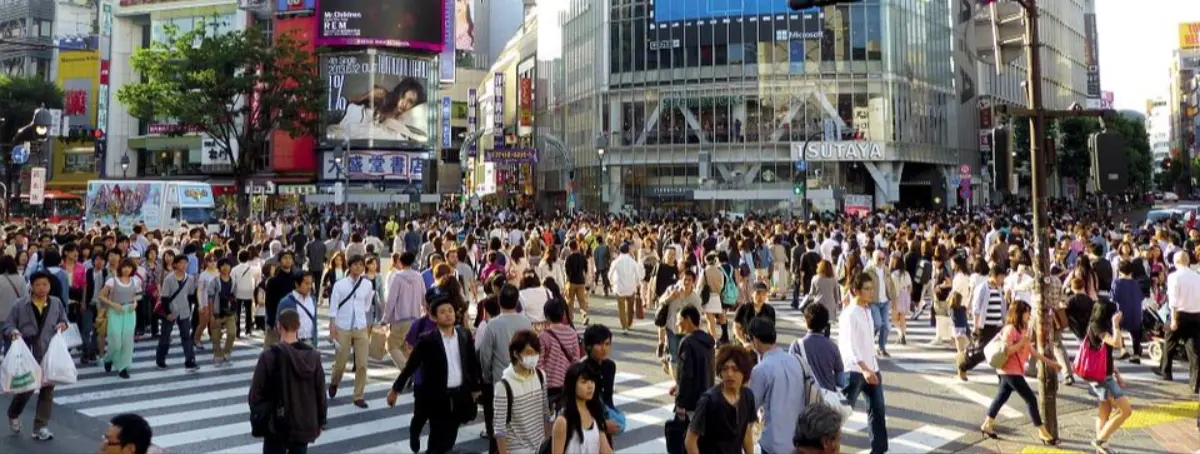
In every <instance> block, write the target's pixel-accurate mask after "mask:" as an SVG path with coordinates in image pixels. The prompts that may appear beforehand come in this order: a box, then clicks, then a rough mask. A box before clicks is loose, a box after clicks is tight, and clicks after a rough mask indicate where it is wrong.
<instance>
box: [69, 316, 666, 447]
mask: <svg viewBox="0 0 1200 454" xmlns="http://www.w3.org/2000/svg"><path fill="white" fill-rule="evenodd" d="M321 312H322V313H321V314H320V315H319V320H318V332H319V333H327V332H328V326H329V318H328V317H327V316H326V315H325V314H324V311H321ZM324 339H325V338H323V341H322V342H321V343H320V344H321V345H320V348H319V350H320V351H321V353H322V356H323V360H324V365H325V370H326V380H327V381H328V380H329V379H330V375H331V369H332V366H333V357H334V353H335V352H334V349H333V346H332V344H331V343H329V342H324ZM615 340H616V341H617V342H618V343H624V342H637V341H635V340H633V339H631V338H621V337H618V338H616V339H615ZM172 341H173V342H172V350H171V352H170V355H169V356H168V361H167V363H168V365H169V366H170V368H169V369H167V370H157V368H156V364H155V349H156V347H157V343H156V341H146V342H140V343H138V344H136V345H135V347H134V355H133V365H132V366H131V367H130V369H129V372H130V375H131V377H130V378H129V379H121V378H119V377H117V375H116V372H115V371H114V372H113V373H107V374H106V373H105V372H104V371H103V369H102V368H100V367H88V368H80V369H79V381H78V382H77V383H75V384H73V385H69V386H59V387H57V388H56V390H55V403H57V404H58V405H60V406H63V407H67V408H69V409H71V410H74V411H76V412H78V413H80V414H82V415H84V416H87V417H90V418H95V419H98V420H107V419H108V418H111V417H113V416H115V415H117V414H121V413H127V412H134V413H137V414H139V415H142V416H143V417H145V418H146V420H147V421H148V422H149V423H150V425H151V427H153V429H154V444H155V445H157V446H160V447H162V448H165V449H167V450H168V451H169V452H172V453H177V454H186V453H201V452H203V453H224V454H249V453H258V452H261V451H262V444H261V443H262V442H261V440H258V439H255V438H253V437H252V436H251V435H250V424H249V405H248V403H247V396H248V388H249V384H250V382H251V379H252V377H253V374H254V368H255V366H256V363H257V358H258V356H259V354H260V353H261V352H262V340H261V338H260V337H258V336H254V337H249V338H243V339H240V340H238V341H236V342H235V347H234V351H233V353H232V355H231V358H232V360H233V361H232V362H231V364H232V365H231V366H229V367H220V368H218V367H213V365H212V364H213V363H212V359H211V358H212V353H211V350H196V358H197V363H198V364H199V365H200V366H201V367H200V369H199V370H198V371H195V372H188V371H185V370H184V369H183V365H182V363H183V358H182V356H183V354H182V351H181V347H180V346H179V339H178V335H176V337H175V339H173V340H172ZM369 363H370V364H369V367H368V384H367V386H366V391H365V400H366V401H367V403H368V404H369V405H370V408H367V409H360V408H358V407H355V406H354V405H353V403H352V397H351V396H350V394H351V389H352V386H353V373H351V372H349V371H347V372H346V374H345V376H344V377H343V380H342V385H341V388H342V393H341V394H339V396H338V397H337V398H335V399H332V400H330V401H329V407H328V425H327V427H326V430H325V431H323V432H322V434H321V436H320V438H318V440H317V441H316V442H315V443H313V444H312V445H311V447H310V449H309V452H312V453H380V454H382V453H389V454H391V453H407V452H411V451H410V449H409V443H408V433H409V431H408V426H409V423H410V421H411V419H412V412H413V396H412V394H411V392H408V393H404V394H401V395H400V398H399V400H398V402H397V404H396V406H395V407H394V408H388V407H387V405H386V403H385V397H386V396H387V392H388V390H389V389H390V388H391V384H392V381H393V380H394V379H395V378H396V376H397V375H399V370H398V369H396V368H395V367H394V366H393V365H392V364H391V361H390V359H385V360H383V361H374V360H373V361H369ZM672 384H673V383H672V382H671V381H670V380H667V379H666V377H665V376H664V375H658V374H654V375H652V376H651V375H643V374H637V373H625V372H618V374H617V376H616V379H615V384H614V388H615V389H614V400H615V401H616V403H617V406H618V408H621V409H622V411H624V412H625V413H626V416H627V420H628V421H627V423H628V427H627V432H626V433H625V434H622V435H620V436H619V437H618V440H619V441H618V443H619V444H624V445H626V446H634V445H638V444H641V443H645V442H648V441H653V439H656V438H661V436H662V430H661V427H662V424H663V423H665V422H666V421H667V420H668V418H670V417H672V414H673V413H672V410H673V406H672V405H671V402H672V401H673V398H671V396H669V395H668V391H669V390H670V387H671V385H672ZM483 431H484V424H483V416H482V411H481V412H480V416H479V417H478V419H477V420H476V421H475V422H474V423H471V424H467V425H465V426H463V427H462V428H460V430H459V436H458V441H457V445H456V449H458V450H461V451H464V452H485V451H486V450H487V441H486V440H484V439H482V438H480V433H481V432H483ZM425 433H426V434H425V435H422V436H421V440H420V441H421V446H422V447H425V446H427V443H428V440H427V433H428V429H426V432H425ZM626 452H629V451H626Z"/></svg>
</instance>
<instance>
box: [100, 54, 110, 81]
mask: <svg viewBox="0 0 1200 454" xmlns="http://www.w3.org/2000/svg"><path fill="white" fill-rule="evenodd" d="M108 68H109V62H108V60H100V85H108Z"/></svg>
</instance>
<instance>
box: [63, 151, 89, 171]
mask: <svg viewBox="0 0 1200 454" xmlns="http://www.w3.org/2000/svg"><path fill="white" fill-rule="evenodd" d="M94 172H96V155H95V154H93V153H91V152H86V151H85V152H82V153H64V154H63V173H94Z"/></svg>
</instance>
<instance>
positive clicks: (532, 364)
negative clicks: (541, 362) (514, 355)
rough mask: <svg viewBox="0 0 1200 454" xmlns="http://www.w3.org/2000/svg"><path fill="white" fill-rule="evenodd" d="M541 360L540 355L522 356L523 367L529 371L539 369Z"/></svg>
mask: <svg viewBox="0 0 1200 454" xmlns="http://www.w3.org/2000/svg"><path fill="white" fill-rule="evenodd" d="M539 358H540V357H539V356H538V355H529V356H522V357H521V367H524V368H526V369H529V370H534V369H537V365H538V359H539Z"/></svg>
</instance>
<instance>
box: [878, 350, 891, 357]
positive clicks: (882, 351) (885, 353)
mask: <svg viewBox="0 0 1200 454" xmlns="http://www.w3.org/2000/svg"><path fill="white" fill-rule="evenodd" d="M879 357H881V358H891V357H892V354H891V353H888V351H887V350H880V351H879Z"/></svg>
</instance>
